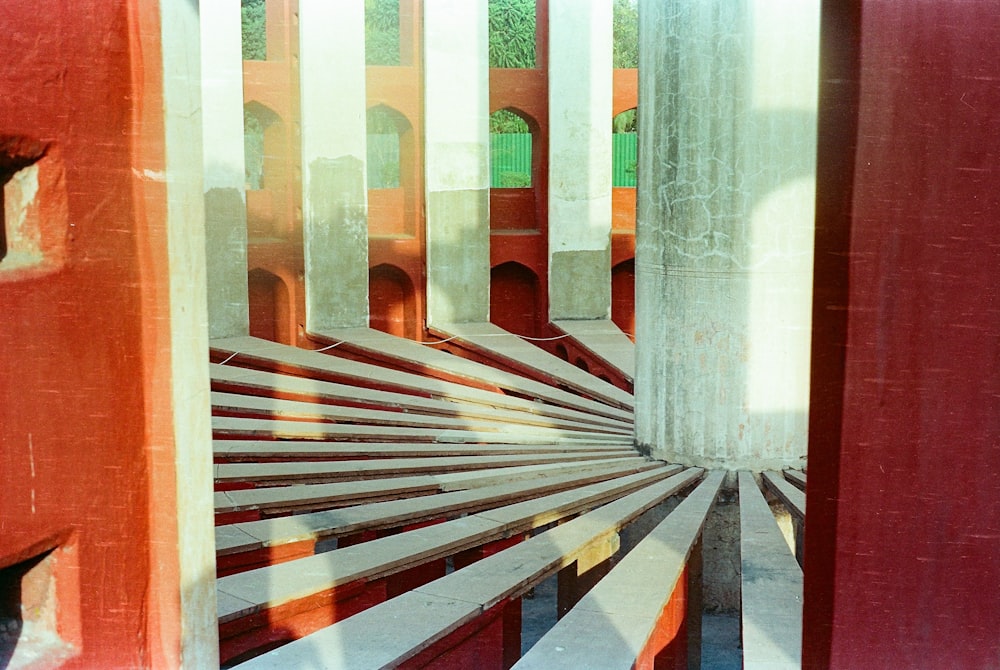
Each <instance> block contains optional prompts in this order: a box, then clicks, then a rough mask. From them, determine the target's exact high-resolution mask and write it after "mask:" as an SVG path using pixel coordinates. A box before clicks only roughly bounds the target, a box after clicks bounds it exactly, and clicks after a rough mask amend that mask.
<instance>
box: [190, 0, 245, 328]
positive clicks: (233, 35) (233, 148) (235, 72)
mask: <svg viewBox="0 0 1000 670" xmlns="http://www.w3.org/2000/svg"><path fill="white" fill-rule="evenodd" d="M200 13H201V23H200V29H201V110H202V138H203V142H204V198H205V235H206V245H207V246H206V249H210V250H211V253H212V262H211V263H209V265H208V275H207V281H208V327H209V337H237V336H240V335H248V334H249V333H250V301H249V297H248V294H247V219H246V190H245V180H246V175H245V166H244V160H245V159H244V155H243V52H242V39H243V37H242V31H241V20H240V3H239V2H238V1H237V0H219V1H218V2H211V3H204V6H203V7H201V9H200Z"/></svg>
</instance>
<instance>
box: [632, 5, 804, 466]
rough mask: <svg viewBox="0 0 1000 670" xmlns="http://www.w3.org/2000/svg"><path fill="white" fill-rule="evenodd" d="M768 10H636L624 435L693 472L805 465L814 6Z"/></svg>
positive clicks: (644, 7) (737, 7)
mask: <svg viewBox="0 0 1000 670" xmlns="http://www.w3.org/2000/svg"><path fill="white" fill-rule="evenodd" d="M767 4H768V3H762V2H755V3H750V4H749V5H746V6H744V5H739V4H731V3H721V2H716V3H694V4H684V3H662V2H659V1H647V2H644V3H643V4H642V7H641V11H643V17H644V20H643V24H642V28H641V34H640V42H641V44H642V48H641V50H640V57H641V59H642V62H641V67H640V84H639V85H640V106H641V109H642V113H641V114H640V116H639V123H640V128H639V134H640V137H639V143H640V146H642V147H643V150H642V151H641V152H640V157H639V173H640V175H641V177H640V180H639V193H638V230H637V237H636V345H637V346H636V353H637V374H636V387H635V388H636V406H637V409H636V435H637V441H638V442H639V444H641V445H643V446H644V447H646V448H649V449H650V451H651V452H652V453H653V454H654V455H656V456H658V457H661V458H665V459H668V460H674V461H678V462H684V463H690V464H696V465H705V466H708V467H723V468H729V469H743V468H745V469H750V470H760V469H766V468H778V467H781V466H785V465H793V466H794V465H801V464H802V461H803V459H804V457H805V453H806V432H807V416H808V383H809V329H810V310H811V302H810V295H811V282H812V220H813V200H814V186H813V181H814V173H815V128H816V109H815V105H816V103H815V100H816V82H817V80H818V74H817V67H818V65H817V59H818V23H819V8H818V2H807V3H782V6H785V5H788V6H787V7H785V9H786V10H787V12H786V13H785V14H783V17H784V18H782V20H781V21H775V20H774V17H773V14H774V12H773V10H772V9H769V8H768V7H767V6H766V5H767ZM793 5H794V6H793ZM786 34H787V35H786Z"/></svg>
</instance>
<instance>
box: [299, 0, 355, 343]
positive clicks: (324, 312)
mask: <svg viewBox="0 0 1000 670" xmlns="http://www.w3.org/2000/svg"><path fill="white" fill-rule="evenodd" d="M364 35H365V7H364V2H362V0H349V1H347V2H328V0H300V2H299V81H300V98H301V124H302V217H303V235H304V237H305V241H304V245H303V248H304V254H305V273H306V277H305V284H306V330H307V331H317V330H322V329H324V328H351V327H363V326H367V325H368V204H367V203H368V200H367V190H366V189H367V185H366V180H365V158H366V142H365V138H366V136H365V40H364Z"/></svg>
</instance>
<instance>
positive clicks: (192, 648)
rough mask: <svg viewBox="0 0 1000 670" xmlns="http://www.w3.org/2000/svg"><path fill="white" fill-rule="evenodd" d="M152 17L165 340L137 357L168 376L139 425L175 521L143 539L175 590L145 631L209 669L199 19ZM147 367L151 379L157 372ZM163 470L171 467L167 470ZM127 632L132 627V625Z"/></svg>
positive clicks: (181, 3) (212, 656)
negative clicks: (163, 365)
mask: <svg viewBox="0 0 1000 670" xmlns="http://www.w3.org/2000/svg"><path fill="white" fill-rule="evenodd" d="M212 1H213V2H214V1H215V0H212ZM158 9H159V17H158V18H159V24H160V26H161V28H160V35H159V42H160V45H161V48H162V52H161V53H162V60H161V67H162V72H161V73H160V74H161V76H162V82H163V107H162V110H156V111H155V112H152V111H150V113H149V114H148V117H150V118H151V122H152V124H153V125H151V126H149V127H147V128H145V129H144V130H147V131H148V132H155V133H159V132H162V133H163V138H164V156H163V164H162V165H163V168H162V169H163V173H164V175H165V177H164V178H163V181H164V184H163V188H165V190H166V203H167V207H166V220H165V222H164V223H165V226H166V235H165V237H166V242H167V267H166V268H163V270H165V272H164V273H163V275H158V274H157V271H156V270H155V269H154V268H150V270H151V271H150V272H149V274H150V276H152V277H156V278H158V277H159V276H165V278H166V283H167V286H166V289H167V298H166V300H165V302H166V303H167V304H168V310H169V312H168V313H169V317H168V318H169V342H164V341H163V340H161V339H157V340H156V341H155V342H150V348H149V350H148V351H147V352H146V353H145V355H146V356H156V357H157V360H163V356H165V355H166V356H168V357H169V361H170V365H169V378H162V379H158V378H155V377H154V378H153V379H152V380H151V383H152V384H153V385H154V387H155V388H157V389H159V392H158V394H157V399H159V400H165V401H166V402H154V404H153V405H152V406H151V407H150V412H149V414H148V416H147V417H146V418H147V421H148V423H149V433H150V434H151V435H156V436H158V437H159V436H164V437H165V436H169V437H170V438H172V442H170V443H167V442H157V443H155V444H152V445H151V451H152V452H153V453H151V454H149V458H150V462H151V463H152V465H151V469H150V472H151V475H150V481H151V495H153V496H154V499H158V500H160V501H161V502H162V503H163V504H164V507H165V508H166V509H172V508H173V506H172V504H171V503H172V502H176V510H177V515H176V517H173V516H171V515H170V514H165V515H164V514H157V513H156V511H155V510H150V515H149V518H150V536H151V538H155V539H154V540H152V541H151V547H150V558H149V560H150V561H151V565H153V566H157V568H158V570H159V571H162V572H158V571H157V570H152V571H151V575H150V579H151V580H152V582H153V583H151V584H150V586H149V589H150V590H151V591H152V592H162V591H164V590H166V589H165V587H164V584H168V585H169V587H170V588H173V587H174V586H175V584H176V588H177V591H176V593H175V594H169V595H168V594H164V595H165V597H164V598H163V601H164V602H162V603H161V607H158V608H154V609H155V610H156V611H155V612H152V613H151V614H150V621H149V622H148V623H150V625H152V626H155V627H157V628H158V629H159V631H158V632H155V633H154V632H152V631H149V632H150V633H151V634H152V635H154V636H156V635H159V634H160V632H163V633H165V634H166V635H168V636H169V635H171V634H172V631H179V634H180V658H179V663H178V664H177V667H181V668H190V669H192V670H194V669H196V668H210V667H218V664H219V638H218V621H217V619H216V597H215V532H214V528H213V525H212V519H213V516H214V509H213V508H214V502H213V499H212V429H211V413H210V400H209V385H208V307H207V279H206V268H205V254H206V252H205V244H206V236H205V208H204V200H203V198H202V196H203V194H204V193H205V192H206V189H205V186H204V180H203V169H202V158H203V155H204V154H203V150H202V144H203V142H202V116H201V110H202V100H201V87H200V76H201V68H200V67H199V66H200V32H199V12H198V6H197V4H195V3H191V2H189V1H188V0H161V2H160V3H159V5H158ZM237 25H238V24H237ZM154 114H155V115H160V118H161V119H162V126H159V125H158V123H157V122H156V121H152V117H153V115H154ZM240 144H241V145H242V138H241V139H240ZM143 172H144V174H149V172H150V171H148V170H145V169H144V170H143ZM154 174H155V173H154ZM156 180H157V178H156V177H153V178H152V179H151V181H153V182H155V181H156ZM152 367H153V369H154V370H155V371H156V372H154V374H157V373H158V372H159V370H160V368H159V367H158V366H152ZM168 398H169V400H167V399H168ZM165 454H170V455H172V457H173V458H172V459H171V458H170V457H169V456H165ZM164 463H169V464H172V465H173V471H169V470H168V468H167V466H166V465H164ZM171 496H172V497H173V500H171ZM175 571H176V572H175ZM175 575H176V576H177V578H178V579H177V580H176V582H175V581H174V576H175ZM174 597H176V600H175V599H174ZM175 612H176V614H177V615H178V616H177V618H176V619H175V618H174V616H175ZM137 626H138V627H139V629H141V623H140V624H137ZM165 652H166V653H168V654H169V653H171V652H172V650H165Z"/></svg>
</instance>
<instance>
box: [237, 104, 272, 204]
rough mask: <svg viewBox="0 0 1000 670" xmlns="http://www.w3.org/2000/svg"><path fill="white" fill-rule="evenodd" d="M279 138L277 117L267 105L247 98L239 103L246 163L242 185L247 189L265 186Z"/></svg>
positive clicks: (254, 189) (251, 189)
mask: <svg viewBox="0 0 1000 670" xmlns="http://www.w3.org/2000/svg"><path fill="white" fill-rule="evenodd" d="M280 140H281V117H279V116H278V115H277V113H275V112H274V110H272V109H271V108H269V107H267V106H266V105H262V104H261V103H259V102H256V101H251V102H248V103H247V104H245V105H244V106H243V154H244V157H245V163H246V187H247V190H249V191H257V190H260V189H262V188H266V187H267V184H268V182H269V181H271V180H267V179H265V176H266V175H268V173H269V172H272V171H271V170H269V169H268V168H270V167H272V163H271V160H270V157H273V156H275V155H276V151H277V150H278V149H279V147H277V146H274V145H275V142H279V141H280Z"/></svg>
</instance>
